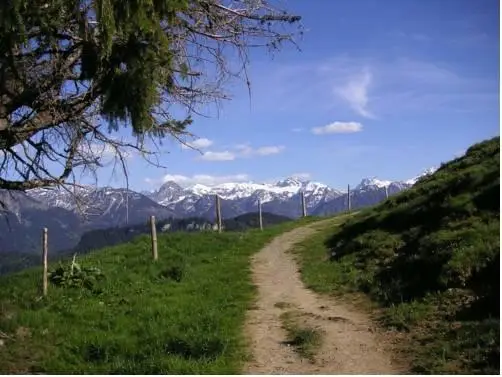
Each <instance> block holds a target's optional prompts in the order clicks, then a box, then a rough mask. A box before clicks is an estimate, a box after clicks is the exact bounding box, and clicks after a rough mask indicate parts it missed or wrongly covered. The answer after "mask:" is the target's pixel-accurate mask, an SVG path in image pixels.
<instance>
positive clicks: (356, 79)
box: [335, 68, 375, 118]
mask: <svg viewBox="0 0 502 377" xmlns="http://www.w3.org/2000/svg"><path fill="white" fill-rule="evenodd" d="M372 78H373V76H372V74H371V72H370V70H369V69H368V68H364V69H363V71H362V72H361V73H360V74H359V75H356V76H353V77H352V78H351V79H350V80H349V82H348V83H347V84H346V85H345V86H343V87H341V88H337V89H335V92H336V94H337V95H338V96H340V97H341V98H343V99H344V100H345V101H347V102H348V103H349V105H350V107H352V109H353V110H354V111H356V112H357V113H358V114H359V115H361V116H363V117H365V118H374V117H375V116H374V115H373V114H372V113H371V112H370V111H369V109H368V88H369V86H370V85H371V80H372Z"/></svg>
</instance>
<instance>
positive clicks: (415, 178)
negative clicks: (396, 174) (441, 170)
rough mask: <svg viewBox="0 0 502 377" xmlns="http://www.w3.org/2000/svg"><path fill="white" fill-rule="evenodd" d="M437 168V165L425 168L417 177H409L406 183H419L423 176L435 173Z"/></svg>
mask: <svg viewBox="0 0 502 377" xmlns="http://www.w3.org/2000/svg"><path fill="white" fill-rule="evenodd" d="M436 170H438V168H437V167H435V166H434V167H432V168H428V169H425V170H424V171H422V173H420V174H419V175H417V176H416V177H413V178H411V179H408V180H407V181H405V183H406V184H408V185H414V184H415V183H417V181H418V180H419V179H420V178H422V177H425V176H427V175H431V174H433V173H434V172H435V171H436Z"/></svg>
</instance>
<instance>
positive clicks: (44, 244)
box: [42, 228, 48, 296]
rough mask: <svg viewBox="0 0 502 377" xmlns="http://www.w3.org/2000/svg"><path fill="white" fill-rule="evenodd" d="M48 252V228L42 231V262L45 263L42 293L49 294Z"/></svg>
mask: <svg viewBox="0 0 502 377" xmlns="http://www.w3.org/2000/svg"><path fill="white" fill-rule="evenodd" d="M47 254H48V243H47V228H44V229H43V232H42V264H43V268H44V270H43V281H42V293H43V295H44V296H47V288H48V281H47V280H48V273H47Z"/></svg>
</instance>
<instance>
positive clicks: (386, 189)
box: [385, 186, 389, 199]
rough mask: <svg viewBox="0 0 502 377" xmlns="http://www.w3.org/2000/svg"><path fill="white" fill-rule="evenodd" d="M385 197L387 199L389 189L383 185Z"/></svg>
mask: <svg viewBox="0 0 502 377" xmlns="http://www.w3.org/2000/svg"><path fill="white" fill-rule="evenodd" d="M385 199H389V189H388V187H387V186H385Z"/></svg>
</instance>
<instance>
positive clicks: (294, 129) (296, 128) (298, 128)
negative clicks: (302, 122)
mask: <svg viewBox="0 0 502 377" xmlns="http://www.w3.org/2000/svg"><path fill="white" fill-rule="evenodd" d="M302 131H303V128H301V127H295V128H292V129H291V132H302Z"/></svg>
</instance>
